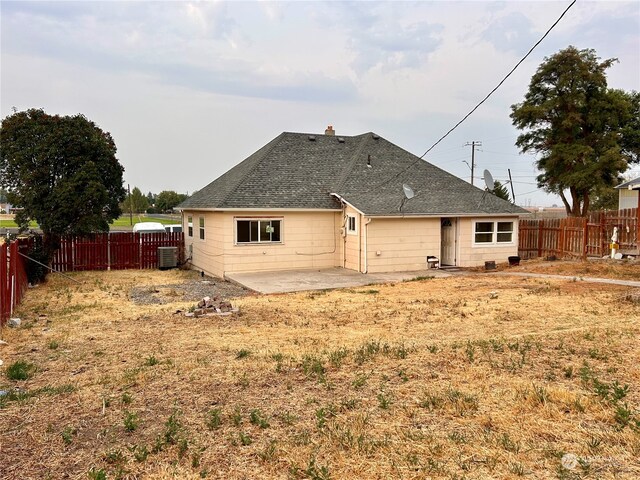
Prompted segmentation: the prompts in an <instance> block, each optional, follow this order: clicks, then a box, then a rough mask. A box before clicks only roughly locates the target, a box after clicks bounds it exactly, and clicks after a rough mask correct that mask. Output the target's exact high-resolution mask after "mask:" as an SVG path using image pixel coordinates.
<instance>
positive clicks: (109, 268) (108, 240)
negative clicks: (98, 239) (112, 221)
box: [107, 232, 111, 272]
mask: <svg viewBox="0 0 640 480" xmlns="http://www.w3.org/2000/svg"><path fill="white" fill-rule="evenodd" d="M110 270H111V232H107V272H108V271H110Z"/></svg>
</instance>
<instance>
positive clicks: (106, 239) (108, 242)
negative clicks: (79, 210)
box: [51, 232, 184, 272]
mask: <svg viewBox="0 0 640 480" xmlns="http://www.w3.org/2000/svg"><path fill="white" fill-rule="evenodd" d="M158 247H178V259H179V260H180V259H183V258H184V237H183V233H181V232H180V233H142V234H141V233H132V232H120V233H117V232H116V233H97V234H94V235H90V236H83V237H80V236H69V237H64V238H63V239H62V240H61V242H60V248H59V249H58V250H57V251H56V253H55V254H54V257H53V261H52V265H51V267H52V268H53V269H54V270H57V271H59V272H70V271H79V270H123V269H133V268H157V267H158Z"/></svg>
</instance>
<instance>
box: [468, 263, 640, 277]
mask: <svg viewBox="0 0 640 480" xmlns="http://www.w3.org/2000/svg"><path fill="white" fill-rule="evenodd" d="M498 269H499V270H502V271H514V272H532V273H546V274H551V275H569V276H581V277H596V278H615V279H619V280H636V281H638V280H640V259H638V260H629V259H624V260H611V259H606V258H605V259H603V258H590V259H588V260H556V261H553V262H550V261H545V260H542V259H536V260H524V261H522V262H521V264H520V266H518V267H509V266H508V264H506V263H505V264H501V265H499V266H498ZM476 270H482V269H476Z"/></svg>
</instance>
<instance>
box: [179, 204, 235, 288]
mask: <svg viewBox="0 0 640 480" xmlns="http://www.w3.org/2000/svg"><path fill="white" fill-rule="evenodd" d="M189 216H192V218H193V236H191V237H190V236H189V228H188V227H189V225H188V221H189ZM223 216H224V214H223V213H222V212H184V216H183V231H184V242H185V249H186V252H187V255H191V265H192V267H193V268H194V269H196V270H201V271H204V272H205V273H207V274H208V275H215V276H218V277H222V276H223V275H224V258H225V257H224V255H223V253H224V250H223V248H222V246H223V244H222V241H223V238H224V225H223ZM201 217H202V218H204V232H205V236H204V240H201V239H200V225H199V219H200V218H201Z"/></svg>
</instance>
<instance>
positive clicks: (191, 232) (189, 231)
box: [187, 215, 193, 237]
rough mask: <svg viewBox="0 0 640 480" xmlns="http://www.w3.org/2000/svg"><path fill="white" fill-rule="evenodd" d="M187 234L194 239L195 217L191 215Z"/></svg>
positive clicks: (188, 218)
mask: <svg viewBox="0 0 640 480" xmlns="http://www.w3.org/2000/svg"><path fill="white" fill-rule="evenodd" d="M187 233H188V235H189V236H190V237H193V217H192V216H191V215H189V216H188V217H187Z"/></svg>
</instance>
